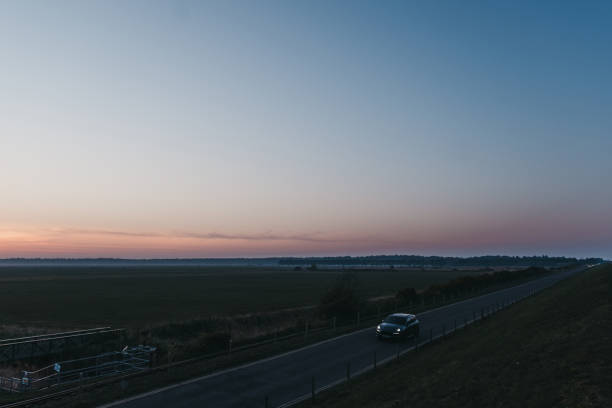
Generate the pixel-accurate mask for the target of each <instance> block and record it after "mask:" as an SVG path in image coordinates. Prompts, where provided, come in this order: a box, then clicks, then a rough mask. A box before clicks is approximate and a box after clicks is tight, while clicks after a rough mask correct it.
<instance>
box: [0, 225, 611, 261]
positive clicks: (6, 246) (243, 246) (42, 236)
mask: <svg viewBox="0 0 612 408" xmlns="http://www.w3.org/2000/svg"><path fill="white" fill-rule="evenodd" d="M502 227H504V228H502ZM610 238H611V237H610V234H609V233H608V232H607V231H605V230H604V229H602V228H599V229H597V228H594V226H592V225H585V226H582V227H580V228H578V227H573V228H572V226H567V225H566V226H564V225H556V226H555V225H540V226H537V227H536V226H535V225H534V224H530V223H528V222H526V221H525V222H523V223H515V225H514V228H510V226H508V225H505V226H502V225H493V226H490V227H486V226H482V227H480V228H471V229H466V230H456V231H446V232H441V231H438V232H437V233H430V234H429V236H420V237H419V236H418V234H409V233H406V234H396V235H393V236H391V235H383V234H378V235H375V234H361V235H358V234H351V235H338V234H337V235H331V234H329V235H325V234H311V235H308V234H303V235H299V234H272V233H263V234H250V235H249V234H242V235H241V234H233V235H232V234H223V233H218V232H213V233H194V232H180V233H176V232H174V233H160V232H138V231H113V230H98V229H92V230H86V229H83V230H82V229H59V228H55V229H44V228H41V229H35V228H28V229H10V230H8V229H5V230H0V258H12V257H74V258H87V257H120V258H198V257H213V258H215V257H265V256H316V255H366V254H380V253H420V254H440V255H444V254H448V255H457V254H466V255H467V254H473V255H477V254H484V253H514V254H519V253H521V254H538V253H544V251H545V250H546V249H547V248H561V249H562V250H563V249H566V250H567V251H569V252H568V253H567V255H569V256H572V255H573V256H580V254H573V252H576V250H577V249H579V248H580V243H588V242H591V241H593V240H600V241H601V240H604V241H605V240H608V241H612V239H610ZM576 243H578V244H576ZM557 252H558V251H557Z"/></svg>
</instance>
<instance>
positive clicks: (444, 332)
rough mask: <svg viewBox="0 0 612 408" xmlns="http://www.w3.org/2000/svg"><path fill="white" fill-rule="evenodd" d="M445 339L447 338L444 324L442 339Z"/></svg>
mask: <svg viewBox="0 0 612 408" xmlns="http://www.w3.org/2000/svg"><path fill="white" fill-rule="evenodd" d="M445 337H446V325H445V324H443V325H442V338H445Z"/></svg>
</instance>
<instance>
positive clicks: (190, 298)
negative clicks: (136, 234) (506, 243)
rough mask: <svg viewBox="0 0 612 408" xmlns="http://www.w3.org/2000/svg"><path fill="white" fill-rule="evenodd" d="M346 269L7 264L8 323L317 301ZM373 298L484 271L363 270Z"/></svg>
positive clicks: (180, 316) (130, 322)
mask: <svg viewBox="0 0 612 408" xmlns="http://www.w3.org/2000/svg"><path fill="white" fill-rule="evenodd" d="M340 273H342V271H341V270H316V271H307V270H303V271H294V270H292V269H279V268H265V267H212V266H211V267H185V266H181V267H170V266H163V267H162V266H149V267H25V266H22V267H2V268H0V299H1V307H0V325H14V326H21V327H30V328H50V329H64V328H82V327H92V326H99V325H111V326H114V327H136V326H137V327H143V326H145V325H147V324H155V323H159V322H169V321H184V320H189V319H196V318H205V317H209V316H220V315H232V314H240V313H256V312H267V311H274V310H279V309H286V308H294V307H301V306H308V305H315V304H317V303H318V301H319V299H320V298H321V296H322V295H323V293H325V291H326V290H327V289H328V288H329V287H330V286H331V285H332V284H333V282H334V281H335V279H336V278H337V276H338V275H339V274H340ZM355 273H356V274H357V276H358V278H359V281H360V287H361V289H360V290H361V292H362V294H363V296H365V297H375V296H383V295H389V294H394V293H395V292H397V290H399V289H401V288H405V287H414V288H417V289H418V288H425V287H427V286H429V285H430V284H432V283H437V282H444V281H448V280H450V279H453V278H456V277H458V276H464V275H468V274H478V273H482V272H481V271H466V270H461V271H456V270H400V269H397V270H390V269H382V270H381V269H378V270H358V271H355Z"/></svg>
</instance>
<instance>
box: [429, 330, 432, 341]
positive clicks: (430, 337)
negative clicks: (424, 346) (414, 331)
mask: <svg viewBox="0 0 612 408" xmlns="http://www.w3.org/2000/svg"><path fill="white" fill-rule="evenodd" d="M432 341H433V329H429V342H430V343H431V342H432Z"/></svg>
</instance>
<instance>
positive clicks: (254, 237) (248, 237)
mask: <svg viewBox="0 0 612 408" xmlns="http://www.w3.org/2000/svg"><path fill="white" fill-rule="evenodd" d="M52 232H53V233H54V234H57V235H62V234H76V235H106V236H116V237H135V238H194V239H217V240H240V241H303V242H338V240H335V239H329V238H324V237H318V236H313V235H312V234H288V235H283V234H272V233H262V234H226V233H220V232H207V233H201V232H191V231H179V232H175V233H171V234H162V233H156V232H142V231H136V232H133V231H117V230H104V229H76V228H67V229H53V230H52Z"/></svg>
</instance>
